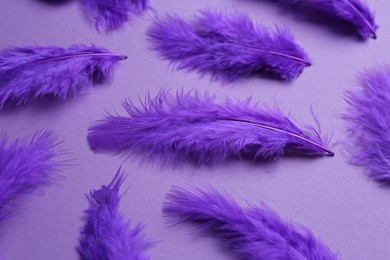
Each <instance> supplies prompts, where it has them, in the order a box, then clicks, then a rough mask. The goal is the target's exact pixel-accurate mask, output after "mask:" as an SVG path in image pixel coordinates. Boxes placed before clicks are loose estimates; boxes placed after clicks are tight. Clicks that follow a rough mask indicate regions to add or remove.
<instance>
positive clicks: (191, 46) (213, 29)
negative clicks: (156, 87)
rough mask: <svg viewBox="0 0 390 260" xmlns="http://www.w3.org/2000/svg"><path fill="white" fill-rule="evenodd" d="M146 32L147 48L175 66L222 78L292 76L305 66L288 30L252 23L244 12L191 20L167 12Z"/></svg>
mask: <svg viewBox="0 0 390 260" xmlns="http://www.w3.org/2000/svg"><path fill="white" fill-rule="evenodd" d="M147 35H148V39H149V41H150V45H151V48H152V49H154V50H156V51H158V52H159V54H160V56H161V57H162V58H164V59H167V60H170V61H171V62H172V64H174V65H175V67H176V68H178V69H186V70H189V71H192V70H197V71H199V72H200V73H202V74H205V73H211V75H212V76H213V78H214V79H221V80H224V81H227V82H231V81H234V80H236V79H237V78H240V77H248V76H253V75H256V74H263V75H268V76H271V77H277V78H281V79H284V80H292V79H295V78H297V77H298V76H299V74H300V73H301V72H302V71H303V69H304V68H305V67H306V66H309V65H310V58H309V57H308V56H307V54H306V53H305V52H304V50H303V49H302V48H301V47H300V46H299V45H298V44H297V43H296V42H295V40H294V37H293V35H292V34H291V32H290V31H289V30H287V29H286V28H283V29H282V28H276V29H275V30H274V31H271V30H270V29H268V28H267V27H264V26H256V25H254V24H253V22H252V20H251V19H250V18H249V17H248V16H247V15H240V14H226V13H223V12H221V11H213V10H203V11H200V13H199V15H198V16H196V17H195V18H194V19H192V20H191V21H187V20H185V19H183V18H181V17H179V16H178V15H167V16H166V17H164V18H158V19H157V20H156V21H155V22H154V24H153V25H152V26H151V28H150V29H149V30H148V32H147Z"/></svg>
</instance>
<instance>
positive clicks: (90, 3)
mask: <svg viewBox="0 0 390 260" xmlns="http://www.w3.org/2000/svg"><path fill="white" fill-rule="evenodd" d="M81 1H82V2H83V3H84V5H85V9H86V11H87V14H88V15H89V16H90V18H91V19H93V20H95V27H96V29H97V30H98V31H112V30H116V29H118V28H120V27H121V26H123V24H124V23H126V22H127V21H128V20H129V19H130V18H131V17H132V16H137V15H140V14H142V13H144V12H145V11H146V10H147V9H148V8H149V0H81Z"/></svg>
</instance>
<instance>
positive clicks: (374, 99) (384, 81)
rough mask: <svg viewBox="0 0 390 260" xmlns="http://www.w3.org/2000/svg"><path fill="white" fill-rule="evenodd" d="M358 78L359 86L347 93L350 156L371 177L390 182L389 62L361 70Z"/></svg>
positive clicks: (346, 115)
mask: <svg viewBox="0 0 390 260" xmlns="http://www.w3.org/2000/svg"><path fill="white" fill-rule="evenodd" d="M359 81H360V88H359V89H358V90H355V91H349V92H347V96H346V100H347V102H348V104H349V109H348V113H347V114H345V115H344V118H345V119H346V120H347V123H348V126H347V127H348V131H349V133H350V137H351V143H350V144H349V145H348V146H349V149H348V151H349V153H350V159H351V161H352V162H353V163H355V164H359V165H362V166H364V167H365V168H366V170H367V171H368V173H369V174H370V176H371V177H372V178H373V179H374V180H376V181H378V182H382V183H387V184H390V111H389V110H388V109H387V108H388V107H389V106H390V65H385V66H380V67H378V68H375V69H372V70H368V71H366V72H364V73H362V74H361V75H360V78H359Z"/></svg>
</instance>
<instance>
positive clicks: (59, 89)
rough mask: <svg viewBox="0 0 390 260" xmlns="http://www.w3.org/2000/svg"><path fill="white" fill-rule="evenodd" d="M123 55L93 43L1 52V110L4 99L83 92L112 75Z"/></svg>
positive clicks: (16, 100) (20, 101) (18, 101)
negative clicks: (68, 46) (95, 82)
mask: <svg viewBox="0 0 390 260" xmlns="http://www.w3.org/2000/svg"><path fill="white" fill-rule="evenodd" d="M126 58H127V57H126V56H123V55H117V54H113V53H111V52H110V51H108V50H107V49H104V48H100V47H96V46H93V45H92V46H84V45H74V46H71V47H70V48H67V49H64V48H61V47H56V46H16V47H10V48H7V49H5V50H3V51H1V52H0V109H1V108H2V107H3V106H4V104H5V103H6V102H11V103H15V104H16V105H21V104H23V103H25V102H26V101H27V100H28V99H29V98H37V97H43V96H46V95H53V96H55V97H57V98H59V99H67V98H68V97H69V96H72V95H74V94H79V93H82V92H84V91H85V90H86V89H88V88H90V87H91V86H92V83H93V82H94V81H98V82H102V81H104V80H106V79H107V78H108V77H110V76H111V75H112V74H113V70H114V68H115V65H116V64H117V62H118V61H119V60H123V59H126Z"/></svg>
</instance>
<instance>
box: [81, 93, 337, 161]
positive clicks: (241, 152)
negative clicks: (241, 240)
mask: <svg viewBox="0 0 390 260" xmlns="http://www.w3.org/2000/svg"><path fill="white" fill-rule="evenodd" d="M124 106H125V109H126V110H127V113H128V114H129V116H127V117H124V116H119V115H113V116H111V115H109V116H107V118H106V119H104V120H102V121H100V122H98V123H97V124H95V125H94V126H92V127H90V128H89V133H88V141H89V144H90V146H91V149H92V150H94V151H96V152H115V153H121V152H130V153H134V154H139V153H144V154H146V155H147V156H148V157H157V158H161V159H162V161H163V162H176V161H179V160H182V159H185V158H191V159H195V160H196V161H197V162H198V164H213V163H216V162H219V161H222V160H225V159H227V158H229V157H247V156H249V157H250V158H252V159H257V158H261V159H277V158H279V157H281V156H282V155H284V154H303V155H307V156H324V155H328V156H333V155H334V153H333V152H331V151H329V150H328V149H327V148H326V143H325V142H324V141H323V140H322V139H321V137H320V134H319V133H318V132H317V131H315V130H314V129H313V128H310V127H307V128H304V129H301V128H300V127H298V126H297V125H296V124H294V123H293V122H292V121H291V120H290V119H289V118H288V117H287V116H285V115H284V114H282V113H281V112H280V111H279V110H277V109H269V108H267V107H264V106H261V105H258V104H253V103H251V102H250V100H246V101H232V100H226V101H225V102H224V103H221V104H219V103H217V102H216V97H215V96H209V95H207V94H206V95H200V94H199V93H197V92H194V93H183V92H178V93H177V94H176V96H175V95H171V94H169V93H167V92H164V91H162V92H160V93H159V94H158V95H157V97H155V98H154V99H152V98H150V96H147V97H146V100H145V103H144V104H142V107H141V108H137V107H136V106H135V105H133V104H132V103H131V102H127V103H125V104H124Z"/></svg>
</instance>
